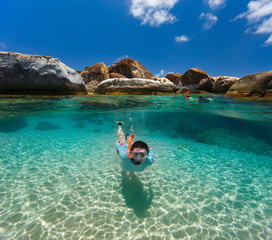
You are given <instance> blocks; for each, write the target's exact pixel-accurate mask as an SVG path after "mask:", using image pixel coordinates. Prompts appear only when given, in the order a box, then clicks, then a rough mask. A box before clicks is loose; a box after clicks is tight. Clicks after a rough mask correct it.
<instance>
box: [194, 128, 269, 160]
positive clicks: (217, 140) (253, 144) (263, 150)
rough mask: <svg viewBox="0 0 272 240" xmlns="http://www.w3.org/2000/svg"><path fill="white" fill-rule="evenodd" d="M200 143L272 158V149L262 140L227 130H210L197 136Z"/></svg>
mask: <svg viewBox="0 0 272 240" xmlns="http://www.w3.org/2000/svg"><path fill="white" fill-rule="evenodd" d="M196 140H197V141H198V142H202V143H207V144H210V145H216V146H218V147H223V148H230V149H234V150H238V151H244V152H251V153H254V154H256V155H261V156H270V157H271V156H272V147H271V146H270V145H269V144H268V143H266V142H265V141H263V140H261V139H257V138H254V137H252V136H249V135H245V134H242V133H238V132H233V131H229V130H225V129H209V130H204V131H201V132H199V133H198V134H197V136H196Z"/></svg>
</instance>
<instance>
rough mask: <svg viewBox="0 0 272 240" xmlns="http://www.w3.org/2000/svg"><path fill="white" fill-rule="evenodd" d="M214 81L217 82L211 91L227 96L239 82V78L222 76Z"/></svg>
mask: <svg viewBox="0 0 272 240" xmlns="http://www.w3.org/2000/svg"><path fill="white" fill-rule="evenodd" d="M213 79H214V81H215V82H214V84H213V87H212V90H211V91H212V92H213V93H218V94H225V93H226V92H227V91H228V90H229V89H230V87H231V86H232V85H233V84H234V83H236V82H237V81H238V79H239V78H236V77H227V76H220V77H214V78H213Z"/></svg>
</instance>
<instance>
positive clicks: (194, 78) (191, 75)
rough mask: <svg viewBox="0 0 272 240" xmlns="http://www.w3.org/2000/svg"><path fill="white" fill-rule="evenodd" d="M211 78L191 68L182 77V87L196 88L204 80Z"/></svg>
mask: <svg viewBox="0 0 272 240" xmlns="http://www.w3.org/2000/svg"><path fill="white" fill-rule="evenodd" d="M205 78H210V76H209V75H208V74H207V73H205V72H203V71H202V70H200V69H197V68H191V69H189V70H188V71H186V72H185V73H184V74H183V75H182V76H181V83H182V86H188V85H192V86H196V85H198V84H199V83H200V81H201V80H202V79H205Z"/></svg>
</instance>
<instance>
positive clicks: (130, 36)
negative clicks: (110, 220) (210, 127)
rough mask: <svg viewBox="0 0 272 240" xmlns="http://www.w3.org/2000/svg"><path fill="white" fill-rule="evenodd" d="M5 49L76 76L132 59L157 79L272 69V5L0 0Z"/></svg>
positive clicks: (228, 0)
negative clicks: (46, 59) (59, 65)
mask: <svg viewBox="0 0 272 240" xmlns="http://www.w3.org/2000/svg"><path fill="white" fill-rule="evenodd" d="M0 10H1V14H0V51H5V52H19V53H23V54H37V55H45V56H52V57H54V58H58V59H59V60H60V61H62V62H63V63H65V64H66V65H67V66H69V67H71V68H73V69H75V70H84V68H85V67H87V66H92V65H94V64H96V63H98V62H104V63H105V64H106V65H107V66H110V65H112V64H113V63H115V62H117V61H120V60H122V59H123V58H133V59H135V60H137V61H139V62H140V63H141V64H143V65H144V66H145V68H146V69H147V70H148V71H150V72H151V73H153V74H154V75H156V76H160V77H163V76H165V75H166V74H167V73H170V72H173V73H179V74H184V72H186V71H187V70H188V69H190V68H199V69H201V70H203V71H205V72H206V73H208V74H209V75H210V76H214V77H215V76H222V75H223V76H234V77H242V76H245V75H248V74H253V73H258V72H266V71H272V0H254V1H250V0H66V1H63V0H23V1H22V0H0Z"/></svg>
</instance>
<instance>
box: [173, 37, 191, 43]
mask: <svg viewBox="0 0 272 240" xmlns="http://www.w3.org/2000/svg"><path fill="white" fill-rule="evenodd" d="M189 40H190V39H189V38H188V37H187V36H185V35H181V36H176V37H175V41H176V42H178V43H181V42H188V41H189Z"/></svg>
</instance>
